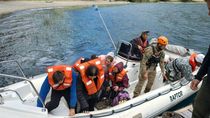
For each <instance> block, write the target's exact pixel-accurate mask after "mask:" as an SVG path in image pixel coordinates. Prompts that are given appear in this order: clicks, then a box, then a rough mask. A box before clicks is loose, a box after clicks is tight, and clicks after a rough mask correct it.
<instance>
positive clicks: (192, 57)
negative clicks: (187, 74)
mask: <svg viewBox="0 0 210 118" xmlns="http://www.w3.org/2000/svg"><path fill="white" fill-rule="evenodd" d="M196 55H197V54H196V53H193V54H192V55H191V56H190V59H189V63H190V65H191V68H192V72H193V71H195V68H196V61H195V57H196Z"/></svg>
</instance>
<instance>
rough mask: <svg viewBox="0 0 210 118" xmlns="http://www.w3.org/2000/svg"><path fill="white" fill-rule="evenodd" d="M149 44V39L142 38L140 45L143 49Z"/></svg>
mask: <svg viewBox="0 0 210 118" xmlns="http://www.w3.org/2000/svg"><path fill="white" fill-rule="evenodd" d="M147 45H148V41H147V40H146V41H144V42H143V41H142V40H141V39H140V46H141V47H142V48H143V49H144V48H146V47H147Z"/></svg>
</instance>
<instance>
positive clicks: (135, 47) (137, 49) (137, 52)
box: [130, 31, 149, 58]
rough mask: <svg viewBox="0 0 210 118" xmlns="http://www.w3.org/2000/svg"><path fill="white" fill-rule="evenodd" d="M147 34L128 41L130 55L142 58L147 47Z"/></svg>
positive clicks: (147, 32) (144, 33)
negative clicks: (130, 47)
mask: <svg viewBox="0 0 210 118" xmlns="http://www.w3.org/2000/svg"><path fill="white" fill-rule="evenodd" d="M148 34H149V31H144V32H142V33H141V35H140V36H139V37H137V38H135V39H133V40H131V41H130V43H131V44H132V50H131V55H133V56H136V57H139V58H142V56H143V55H142V54H143V53H144V49H145V48H146V47H148V46H149V41H148V40H147V38H148Z"/></svg>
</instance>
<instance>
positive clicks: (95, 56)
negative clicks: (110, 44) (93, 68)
mask: <svg viewBox="0 0 210 118" xmlns="http://www.w3.org/2000/svg"><path fill="white" fill-rule="evenodd" d="M96 58H98V57H97V55H96V54H92V55H91V56H90V59H96Z"/></svg>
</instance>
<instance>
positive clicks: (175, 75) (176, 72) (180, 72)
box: [165, 57, 193, 81]
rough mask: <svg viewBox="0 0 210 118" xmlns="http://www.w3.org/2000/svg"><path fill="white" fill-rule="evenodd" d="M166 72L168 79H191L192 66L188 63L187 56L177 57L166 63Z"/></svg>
mask: <svg viewBox="0 0 210 118" xmlns="http://www.w3.org/2000/svg"><path fill="white" fill-rule="evenodd" d="M165 68H166V72H167V73H168V74H169V77H170V79H173V80H178V79H181V78H182V77H185V79H187V80H189V81H190V80H192V79H193V75H192V67H191V65H190V63H189V57H185V58H177V59H175V60H173V61H171V62H169V63H168V64H166V67H165Z"/></svg>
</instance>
